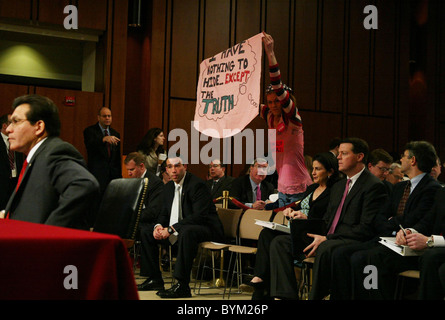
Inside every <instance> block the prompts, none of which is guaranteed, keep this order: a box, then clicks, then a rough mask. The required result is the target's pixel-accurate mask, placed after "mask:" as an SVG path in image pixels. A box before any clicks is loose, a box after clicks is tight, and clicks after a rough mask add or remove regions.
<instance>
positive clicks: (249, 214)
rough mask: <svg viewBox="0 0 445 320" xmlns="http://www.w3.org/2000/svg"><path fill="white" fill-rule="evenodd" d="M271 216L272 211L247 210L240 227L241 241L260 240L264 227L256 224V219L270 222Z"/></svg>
mask: <svg viewBox="0 0 445 320" xmlns="http://www.w3.org/2000/svg"><path fill="white" fill-rule="evenodd" d="M271 216H272V210H255V209H248V210H246V211H245V212H244V214H243V215H242V217H241V221H240V225H239V237H240V239H250V240H258V238H259V236H260V232H261V230H263V227H261V226H259V225H257V224H255V219H258V220H263V221H269V220H270V217H271Z"/></svg>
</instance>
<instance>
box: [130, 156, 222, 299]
mask: <svg viewBox="0 0 445 320" xmlns="http://www.w3.org/2000/svg"><path fill="white" fill-rule="evenodd" d="M167 172H168V174H169V175H170V177H171V179H172V181H170V182H168V183H167V184H166V185H165V191H164V193H163V201H162V203H163V207H162V208H161V212H160V214H159V217H158V221H157V223H156V225H155V226H154V227H153V225H151V226H143V227H142V228H141V243H142V252H141V276H146V277H148V279H147V280H145V281H144V282H143V283H142V284H141V285H139V286H138V290H141V291H143V290H159V291H158V292H157V295H158V296H160V297H161V298H185V297H190V296H191V292H190V287H189V282H190V272H191V270H192V266H193V259H194V258H195V256H196V253H197V250H198V245H199V243H200V242H203V241H217V242H221V241H223V238H224V230H223V226H222V223H221V221H220V220H219V217H218V214H217V212H216V208H215V205H214V204H213V201H212V197H211V196H210V192H209V190H208V188H207V186H206V185H205V183H204V181H203V180H201V179H199V178H198V177H196V176H194V175H193V174H191V173H189V172H187V166H186V165H185V164H183V161H182V160H181V158H180V157H170V158H168V159H167ZM168 242H170V243H171V244H177V246H178V253H177V258H176V262H175V269H174V273H173V277H174V278H175V279H176V280H177V283H176V284H175V285H174V286H172V287H171V288H170V289H168V290H164V282H163V280H162V274H161V272H160V269H159V249H158V244H165V243H168Z"/></svg>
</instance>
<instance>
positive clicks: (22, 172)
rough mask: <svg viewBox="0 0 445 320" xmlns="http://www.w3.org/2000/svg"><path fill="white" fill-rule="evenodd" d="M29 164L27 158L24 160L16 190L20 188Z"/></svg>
mask: <svg viewBox="0 0 445 320" xmlns="http://www.w3.org/2000/svg"><path fill="white" fill-rule="evenodd" d="M27 166H28V161H27V160H26V159H25V162H23V167H22V170H21V171H20V175H19V180H18V181H17V187H16V188H15V192H17V190H18V189H19V186H20V183H21V182H22V178H23V174H24V173H25V170H26V167H27Z"/></svg>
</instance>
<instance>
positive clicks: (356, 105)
mask: <svg viewBox="0 0 445 320" xmlns="http://www.w3.org/2000/svg"><path fill="white" fill-rule="evenodd" d="M368 3H369V1H366V0H354V1H350V2H349V5H350V12H349V17H350V24H349V26H348V27H349V32H348V34H349V41H348V50H347V52H346V53H345V54H346V55H347V56H348V62H347V67H348V72H347V75H346V77H347V81H348V86H347V97H348V98H347V105H348V112H349V113H354V114H363V115H367V114H369V113H370V110H369V108H370V105H369V103H370V98H371V94H372V91H371V90H372V84H371V81H370V76H371V74H370V62H371V56H370V51H371V48H370V47H371V34H372V33H373V32H374V31H371V30H366V29H365V28H364V26H363V18H364V15H363V8H364V7H365V6H366V5H367V4H368Z"/></svg>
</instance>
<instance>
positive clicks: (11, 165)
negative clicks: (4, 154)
mask: <svg viewBox="0 0 445 320" xmlns="http://www.w3.org/2000/svg"><path fill="white" fill-rule="evenodd" d="M8 157H9V167H10V168H11V171H12V170H14V168H15V165H14V151H12V150H11V148H9V150H8Z"/></svg>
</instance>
